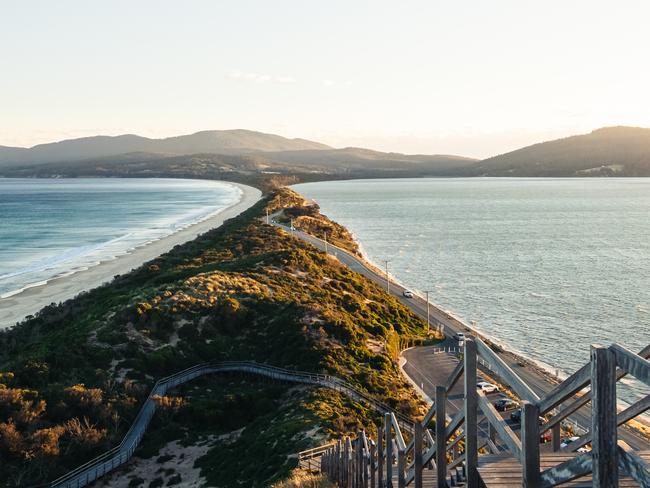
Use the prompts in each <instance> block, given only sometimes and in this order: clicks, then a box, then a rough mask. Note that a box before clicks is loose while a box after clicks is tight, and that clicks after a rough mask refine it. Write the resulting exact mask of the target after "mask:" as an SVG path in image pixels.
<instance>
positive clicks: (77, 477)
mask: <svg viewBox="0 0 650 488" xmlns="http://www.w3.org/2000/svg"><path fill="white" fill-rule="evenodd" d="M215 373H220V374H223V373H244V374H250V375H256V376H261V377H264V378H268V379H270V380H274V381H281V382H287V383H299V384H306V385H314V386H320V387H324V388H329V389H333V390H336V391H338V392H340V393H343V394H345V395H347V396H349V397H350V398H352V399H353V400H355V401H361V402H365V403H367V404H368V405H369V406H370V407H372V408H373V409H374V410H376V411H378V412H382V413H383V412H385V411H390V408H389V407H388V405H386V404H385V403H383V402H381V401H379V400H377V399H375V398H373V397H371V396H369V395H368V394H367V393H364V392H363V391H361V390H359V389H357V388H356V387H354V386H353V385H351V384H349V383H347V382H346V381H344V380H342V379H341V378H338V377H336V376H332V375H326V374H317V373H309V372H304V371H292V370H288V369H283V368H278V367H275V366H268V365H265V364H259V363H256V362H253V361H224V362H210V363H203V364H198V365H196V366H192V367H191V368H188V369H185V370H183V371H180V372H178V373H175V374H173V375H171V376H167V377H166V378H162V379H161V380H159V381H157V382H156V384H155V385H154V387H153V388H152V389H151V392H150V393H149V396H148V398H147V400H146V401H145V402H144V404H143V406H142V408H141V409H140V411H139V412H138V415H137V416H136V418H135V420H134V421H133V423H132V424H131V427H130V428H129V430H128V432H127V433H126V435H125V436H124V438H123V439H122V441H121V442H120V444H119V445H117V446H115V447H114V448H113V449H111V450H109V451H106V452H105V453H103V454H101V455H100V456H98V457H96V458H95V459H92V460H90V461H88V462H87V463H85V464H83V465H81V466H79V467H77V468H75V469H73V470H72V471H70V472H69V473H67V474H65V475H64V476H62V477H60V478H58V479H56V480H54V481H52V482H51V483H48V484H46V485H40V486H41V487H44V488H45V487H47V488H80V487H83V486H86V485H88V484H90V483H92V482H93V481H95V480H97V479H98V478H100V477H102V476H104V475H105V474H107V473H109V472H111V471H113V470H114V469H116V468H118V467H119V466H122V465H123V464H125V463H126V462H128V461H129V459H131V457H132V456H133V454H134V452H135V450H136V448H137V447H138V445H139V444H140V442H141V440H142V437H143V436H144V434H145V432H146V430H147V427H148V426H149V423H150V422H151V418H152V417H153V415H154V413H155V411H156V402H155V400H154V399H153V397H154V396H156V395H160V396H162V395H165V394H166V393H167V391H168V390H170V389H172V388H174V387H176V386H179V385H182V384H184V383H187V382H188V381H191V380H193V379H195V378H198V377H200V376H204V375H206V374H215ZM393 415H394V416H396V417H395V418H396V419H398V420H397V422H398V423H399V426H400V427H401V428H402V429H405V430H406V431H411V430H412V429H413V428H414V427H413V422H412V421H411V420H410V419H409V418H408V417H406V416H404V415H401V414H396V413H394V414H393ZM319 461H320V460H319Z"/></svg>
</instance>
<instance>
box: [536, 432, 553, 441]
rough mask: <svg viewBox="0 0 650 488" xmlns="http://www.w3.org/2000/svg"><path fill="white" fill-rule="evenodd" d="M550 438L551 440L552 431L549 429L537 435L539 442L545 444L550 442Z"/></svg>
mask: <svg viewBox="0 0 650 488" xmlns="http://www.w3.org/2000/svg"><path fill="white" fill-rule="evenodd" d="M552 440H553V433H552V432H551V431H550V430H547V431H546V432H542V433H541V434H540V436H539V442H540V444H546V443H547V442H551V441H552Z"/></svg>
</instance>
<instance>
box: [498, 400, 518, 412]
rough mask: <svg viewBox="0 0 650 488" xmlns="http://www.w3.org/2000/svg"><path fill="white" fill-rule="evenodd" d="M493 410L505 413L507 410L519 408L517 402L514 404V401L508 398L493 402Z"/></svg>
mask: <svg viewBox="0 0 650 488" xmlns="http://www.w3.org/2000/svg"><path fill="white" fill-rule="evenodd" d="M494 408H495V409H497V410H498V411H499V412H507V411H508V410H514V409H515V408H519V402H516V401H515V400H512V399H510V398H500V399H499V400H497V401H496V402H494Z"/></svg>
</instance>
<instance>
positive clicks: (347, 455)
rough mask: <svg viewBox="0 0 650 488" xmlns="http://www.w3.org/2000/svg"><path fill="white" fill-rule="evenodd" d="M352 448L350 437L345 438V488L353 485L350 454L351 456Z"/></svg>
mask: <svg viewBox="0 0 650 488" xmlns="http://www.w3.org/2000/svg"><path fill="white" fill-rule="evenodd" d="M351 450H352V443H351V442H350V438H349V437H346V438H345V450H344V452H343V486H344V487H345V488H351V486H352V479H351V476H350V456H351V452H350V451H351Z"/></svg>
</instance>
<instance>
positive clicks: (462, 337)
mask: <svg viewBox="0 0 650 488" xmlns="http://www.w3.org/2000/svg"><path fill="white" fill-rule="evenodd" d="M454 339H456V340H457V341H458V342H463V341H464V340H465V334H463V333H462V332H456V334H454Z"/></svg>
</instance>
